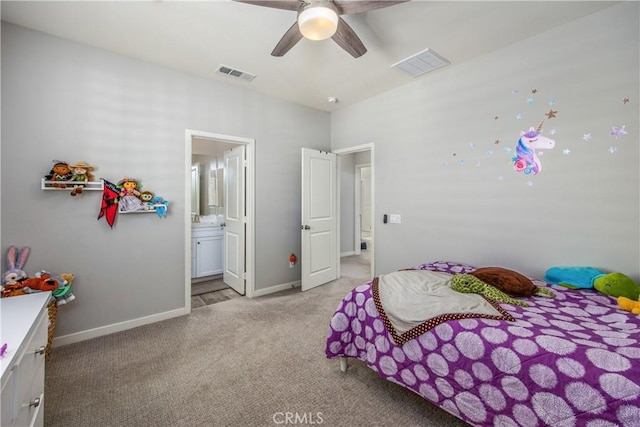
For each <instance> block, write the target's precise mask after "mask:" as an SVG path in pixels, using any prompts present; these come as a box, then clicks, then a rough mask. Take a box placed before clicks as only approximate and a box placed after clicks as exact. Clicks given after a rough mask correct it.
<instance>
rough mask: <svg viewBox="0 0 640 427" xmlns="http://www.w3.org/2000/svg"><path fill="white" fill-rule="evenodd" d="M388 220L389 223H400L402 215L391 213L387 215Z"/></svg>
mask: <svg viewBox="0 0 640 427" xmlns="http://www.w3.org/2000/svg"><path fill="white" fill-rule="evenodd" d="M389 222H390V223H391V224H400V223H401V222H402V217H401V216H400V214H391V215H389Z"/></svg>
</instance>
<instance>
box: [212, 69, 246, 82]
mask: <svg viewBox="0 0 640 427" xmlns="http://www.w3.org/2000/svg"><path fill="white" fill-rule="evenodd" d="M216 72H218V73H220V74H224V75H225V76H229V77H235V78H237V79H240V80H246V81H248V82H250V81H251V80H253V79H255V78H256V75H255V74H251V73H247V72H246V71H241V70H238V69H236V68H231V67H227V66H226V65H220V66H219V67H218V69H217V70H216Z"/></svg>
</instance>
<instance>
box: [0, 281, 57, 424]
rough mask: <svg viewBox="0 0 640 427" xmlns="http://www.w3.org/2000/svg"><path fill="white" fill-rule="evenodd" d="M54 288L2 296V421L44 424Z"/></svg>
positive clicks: (1, 422) (7, 422)
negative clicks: (39, 291) (51, 300)
mask: <svg viewBox="0 0 640 427" xmlns="http://www.w3.org/2000/svg"><path fill="white" fill-rule="evenodd" d="M50 298H51V293H50V292H42V293H36V294H29V295H20V296H14V297H9V298H2V299H0V313H1V315H2V326H1V328H2V331H1V332H2V333H1V334H0V336H1V337H2V343H0V345H2V344H3V343H6V344H7V347H6V351H5V354H4V357H3V358H1V359H0V368H1V370H2V392H1V393H0V400H1V401H2V402H1V406H0V425H1V426H2V427H10V426H20V427H23V426H42V425H43V424H44V364H45V351H46V346H47V331H48V323H49V316H48V312H47V304H48V302H49V299H50Z"/></svg>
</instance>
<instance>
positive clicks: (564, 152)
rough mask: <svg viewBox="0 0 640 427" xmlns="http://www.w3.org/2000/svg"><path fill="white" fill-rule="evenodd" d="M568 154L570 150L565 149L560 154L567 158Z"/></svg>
mask: <svg viewBox="0 0 640 427" xmlns="http://www.w3.org/2000/svg"><path fill="white" fill-rule="evenodd" d="M569 153H571V150H569V149H568V148H565V149H564V150H562V154H564V155H565V156H568V155H569Z"/></svg>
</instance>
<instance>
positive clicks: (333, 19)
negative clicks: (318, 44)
mask: <svg viewBox="0 0 640 427" xmlns="http://www.w3.org/2000/svg"><path fill="white" fill-rule="evenodd" d="M327 3H328V2H321V3H316V4H312V5H311V6H309V7H307V8H305V9H304V10H302V11H301V12H300V14H299V15H298V27H299V28H300V32H301V33H302V35H303V36H304V37H305V38H307V39H309V40H325V39H328V38H329V37H331V36H333V35H334V34H335V33H336V30H337V29H338V14H337V12H336V11H335V9H334V8H332V7H331V6H330V5H329V4H327Z"/></svg>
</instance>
